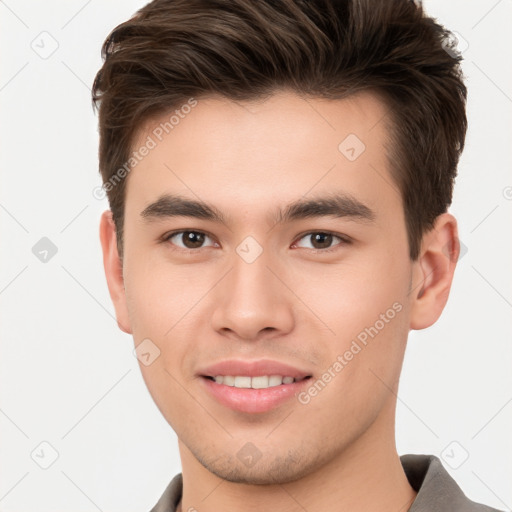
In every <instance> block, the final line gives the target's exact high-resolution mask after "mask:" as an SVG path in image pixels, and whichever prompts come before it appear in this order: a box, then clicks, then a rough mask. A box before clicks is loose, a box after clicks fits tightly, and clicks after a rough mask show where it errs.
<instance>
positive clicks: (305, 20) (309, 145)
mask: <svg viewBox="0 0 512 512" xmlns="http://www.w3.org/2000/svg"><path fill="white" fill-rule="evenodd" d="M449 35H450V34H449V32H447V31H446V30H445V29H444V28H443V27H441V26H440V25H439V24H437V23H436V22H435V21H434V20H433V19H431V18H429V17H427V16H426V15H425V14H424V13H423V12H422V8H421V6H418V5H416V4H415V3H413V2H410V1H408V0H381V1H376V0H353V1H351V0H337V1H335V0H315V1H312V0H308V1H299V0H281V1H279V2H276V1H272V0H258V1H255V0H230V1H226V0H187V1H177V0H174V1H173V0H155V1H154V2H151V3H150V4H149V5H147V6H146V7H144V8H143V9H141V10H140V11H139V12H138V13H137V14H136V15H135V16H134V17H133V18H132V19H131V20H129V21H127V22H126V23H123V24H122V25H120V26H119V27H117V28H116V29H115V30H114V31H113V32H112V33H111V34H110V36H109V38H108V39H107V41H106V42H105V45H104V49H103V51H104V53H103V56H104V59H105V63H104V65H103V67H102V68H101V70H100V71H99V73H98V75H97V77H96V80H95V84H94V91H93V94H94V101H95V104H96V105H98V106H99V125H100V170H101V173H102V177H103V182H104V189H105V191H106V193H107V194H108V198H109V202H110V206H111V211H107V212H105V213H104V215H103V217H102V220H101V228H100V233H101V243H102V247H103V253H104V265H105V270H106V276H107V281H108V286H109V291H110V294H111V297H112V300H113V302H114V306H115V310H116V315H117V320H118V324H119V327H120V328H121V329H122V330H123V331H124V332H126V333H130V334H132V335H133V337H134V341H135V346H136V351H137V354H138V357H139V360H140V363H141V364H140V367H141V371H142V374H143V376H144V379H145V382H146V384H147V386H148V389H149V391H150V393H151V395H152V397H153V399H154V400H155V402H156V404H157V406H158V407H159V409H160V411H161V412H162V414H163V415H164V417H165V418H166V420H167V421H168V422H169V424H170V425H171V426H172V428H173V429H174V430H175V432H176V433H177V436H178V439H179V450H180V457H181V463H182V473H180V474H179V475H177V476H176V477H175V478H174V479H173V480H172V482H171V483H170V485H169V487H168V488H167V489H166V490H165V492H164V494H163V496H162V497H161V499H160V500H159V501H158V504H157V505H156V506H155V507H154V509H153V511H154V512H171V511H175V510H178V511H183V512H184V511H195V510H197V511H201V512H213V511H215V512H218V511H220V510H222V511H240V510H244V511H263V510H279V511H290V512H292V511H303V510H308V511H310V512H313V511H320V510H321V511H324V512H325V511H335V510H354V511H361V510H365V511H377V510H378V511H380V512H383V511H389V512H398V511H405V510H410V511H411V512H420V511H430V510H432V511H437V512H439V511H448V510H450V511H463V510H464V511H470V510H471V511H477V510H478V511H490V510H492V509H490V508H489V507H486V506H483V505H478V504H475V503H473V502H471V501H470V500H469V499H467V498H466V497H465V496H464V494H463V493H462V491H461V490H460V489H459V487H458V486H457V484H456V483H455V482H454V481H453V480H452V479H451V477H450V476H449V475H448V473H447V472H446V471H445V470H444V469H443V467H442V465H441V463H440V461H439V459H437V458H436V457H434V456H421V455H405V456H402V457H399V456H398V454H397V451H396V446H395V431H394V417H395V406H396V393H397V389H398V382H399V376H400V370H401V366H402V361H403V356H404V350H405V346H406V342H407V336H408V332H409V331H410V330H411V329H424V328H426V327H428V326H430V325H432V324H433V323H434V322H435V321H436V320H437V319H438V318H439V316H440V314H441V312H442V310H443V308H444V306H445V304H446V301H447V299H448V294H449V291H450V286H451V282H452V277H453V273H454V270H455V266H456V262H457V259H458V255H459V244H458V238H457V223H456V220H455V218H454V217H453V216H452V215H451V214H449V213H447V208H448V206H449V205H450V203H451V197H452V188H453V182H454V178H455V175H456V168H457V163H458V159H459V156H460V153H461V151H462V149H463V147H464V139H465V133H466V115H465V100H466V88H465V86H464V83H463V81H462V73H461V70H460V67H459V62H460V60H461V59H460V56H457V54H456V53H455V51H454V49H453V48H452V47H451V46H450V45H449V43H448V42H447V41H448V37H449Z"/></svg>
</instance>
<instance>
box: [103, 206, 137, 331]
mask: <svg viewBox="0 0 512 512" xmlns="http://www.w3.org/2000/svg"><path fill="white" fill-rule="evenodd" d="M100 241H101V247H102V250H103V266H104V268H105V277H106V278H107V285H108V291H109V293H110V298H111V299H112V302H113V304H114V308H115V310H116V319H117V325H118V326H119V328H120V329H121V330H122V331H123V332H125V333H127V334H132V331H131V327H130V319H129V315H128V308H127V307H126V293H125V289H124V278H123V267H122V264H121V259H120V257H119V252H118V250H117V236H116V228H115V224H114V221H113V219H112V212H111V211H110V210H107V211H105V212H103V214H102V216H101V221H100Z"/></svg>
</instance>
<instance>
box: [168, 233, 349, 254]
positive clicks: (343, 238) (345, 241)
mask: <svg viewBox="0 0 512 512" xmlns="http://www.w3.org/2000/svg"><path fill="white" fill-rule="evenodd" d="M181 233H200V234H202V235H206V236H207V237H209V238H211V239H214V237H213V235H211V234H210V233H208V232H206V231H199V230H195V229H181V230H178V231H172V232H171V233H166V234H165V235H164V236H163V237H162V239H161V241H162V242H163V243H165V242H169V240H170V239H171V238H172V237H173V236H175V235H179V234H181ZM316 233H321V234H323V235H332V236H334V237H336V238H339V239H340V240H341V242H340V243H339V244H337V245H335V246H333V247H330V248H328V249H309V248H306V249H307V250H308V251H311V252H313V253H314V254H319V253H322V254H324V253H326V252H327V253H330V252H333V251H336V250H338V249H339V248H340V246H342V245H348V244H350V243H352V241H351V240H350V239H349V238H348V237H347V236H343V235H339V234H337V233H333V232H332V231H320V230H318V231H307V232H306V233H303V234H301V235H299V236H298V237H297V238H296V240H302V239H303V238H304V237H305V236H307V235H314V234H316ZM173 245H174V244H173ZM201 249H206V247H199V248H198V249H184V248H183V247H176V248H174V249H173V250H177V251H182V252H185V253H190V254H192V253H197V252H199V251H200V250H201Z"/></svg>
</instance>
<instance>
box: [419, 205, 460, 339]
mask: <svg viewBox="0 0 512 512" xmlns="http://www.w3.org/2000/svg"><path fill="white" fill-rule="evenodd" d="M459 253H460V243H459V238H458V232H457V220H456V219H455V217H454V216H453V215H451V214H450V213H443V214H442V215H439V217H437V219H436V222H435V224H434V227H433V229H431V230H430V231H429V232H427V233H425V235H424V236H423V239H422V243H421V252H420V256H419V258H418V260H417V261H416V262H415V263H414V265H413V274H412V275H413V279H412V284H411V292H410V294H411V295H412V300H411V315H410V322H411V323H410V328H411V329H425V328H426V327H429V326H431V325H432V324H433V323H435V322H436V321H437V319H438V318H439V317H440V316H441V313H442V311H443V309H444V307H445V305H446V302H447V300H448V295H449V293H450V288H451V284H452V279H453V274H454V272H455V266H456V265H457V260H458V259H459Z"/></svg>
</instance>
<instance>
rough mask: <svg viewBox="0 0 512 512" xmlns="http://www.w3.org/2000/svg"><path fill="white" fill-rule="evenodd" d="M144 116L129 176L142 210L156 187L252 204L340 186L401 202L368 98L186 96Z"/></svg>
mask: <svg viewBox="0 0 512 512" xmlns="http://www.w3.org/2000/svg"><path fill="white" fill-rule="evenodd" d="M183 105H194V106H191V107H190V106H189V107H186V108H180V106H178V107H175V108H174V109H173V110H172V111H171V112H169V113H166V114H164V115H161V116H159V117H158V118H155V119H152V120H151V121H150V122H149V123H147V124H146V125H145V126H144V128H143V129H141V130H140V133H139V136H138V137H137V140H136V142H135V144H134V145H133V148H132V149H133V150H134V151H139V150H140V149H141V148H142V147H143V146H144V145H147V146H151V149H150V150H149V151H145V153H146V154H145V156H144V157H143V158H141V159H140V160H138V161H137V162H136V164H135V165H134V166H133V168H132V171H131V172H130V174H129V176H128V182H127V190H126V203H127V205H126V206H127V208H128V203H129V202H130V203H132V204H133V205H135V206H136V208H138V209H139V212H140V211H142V210H143V209H144V208H145V206H147V204H149V203H150V202H154V201H155V200H156V199H157V198H158V197H159V196H161V195H162V194H165V193H172V194H175V193H178V194H181V195H183V196H187V197H190V198H195V199H199V200H201V199H202V200H205V201H207V202H208V203H213V204H215V205H223V209H224V208H227V209H228V210H229V211H228V212H227V213H237V209H239V208H240V207H242V208H245V209H249V208H250V209H252V210H260V209H261V211H262V214H267V212H264V209H265V207H266V206H269V205H271V204H272V205H275V204H276V203H279V204H286V203H287V202H291V201H293V200H296V199H297V198H299V197H302V196H307V195H308V194H313V195H316V194H317V193H321V192H331V191H334V190H335V191H341V192H344V193H347V194H350V195H351V196H353V197H356V198H358V199H360V200H361V201H363V202H366V203H367V204H368V203H370V204H375V202H376V201H380V202H386V201H387V202H390V201H391V202H393V201H395V202H396V201H397V200H398V201H400V196H399V194H398V189H397V186H396V184H395V183H394V180H393V179H392V177H391V174H390V164H389V162H388V159H387V151H386V144H387V141H388V135H389V132H388V122H389V116H388V113H387V108H386V105H385V104H384V103H383V102H382V101H381V100H380V99H379V98H378V97H377V96H375V95H373V94H370V93H359V94H357V95H353V96H350V97H348V98H345V99H341V100H325V99H320V98H306V97H300V96H298V95H297V94H294V93H291V92H284V91H282V92H279V93H276V94H274V95H272V96H270V97H269V98H266V99H264V100H257V101H250V102H235V101H233V100H229V99H226V98H219V97H217V98H215V97H214V98H207V99H201V98H198V99H194V100H193V101H192V102H190V101H189V102H188V103H187V102H184V103H183Z"/></svg>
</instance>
